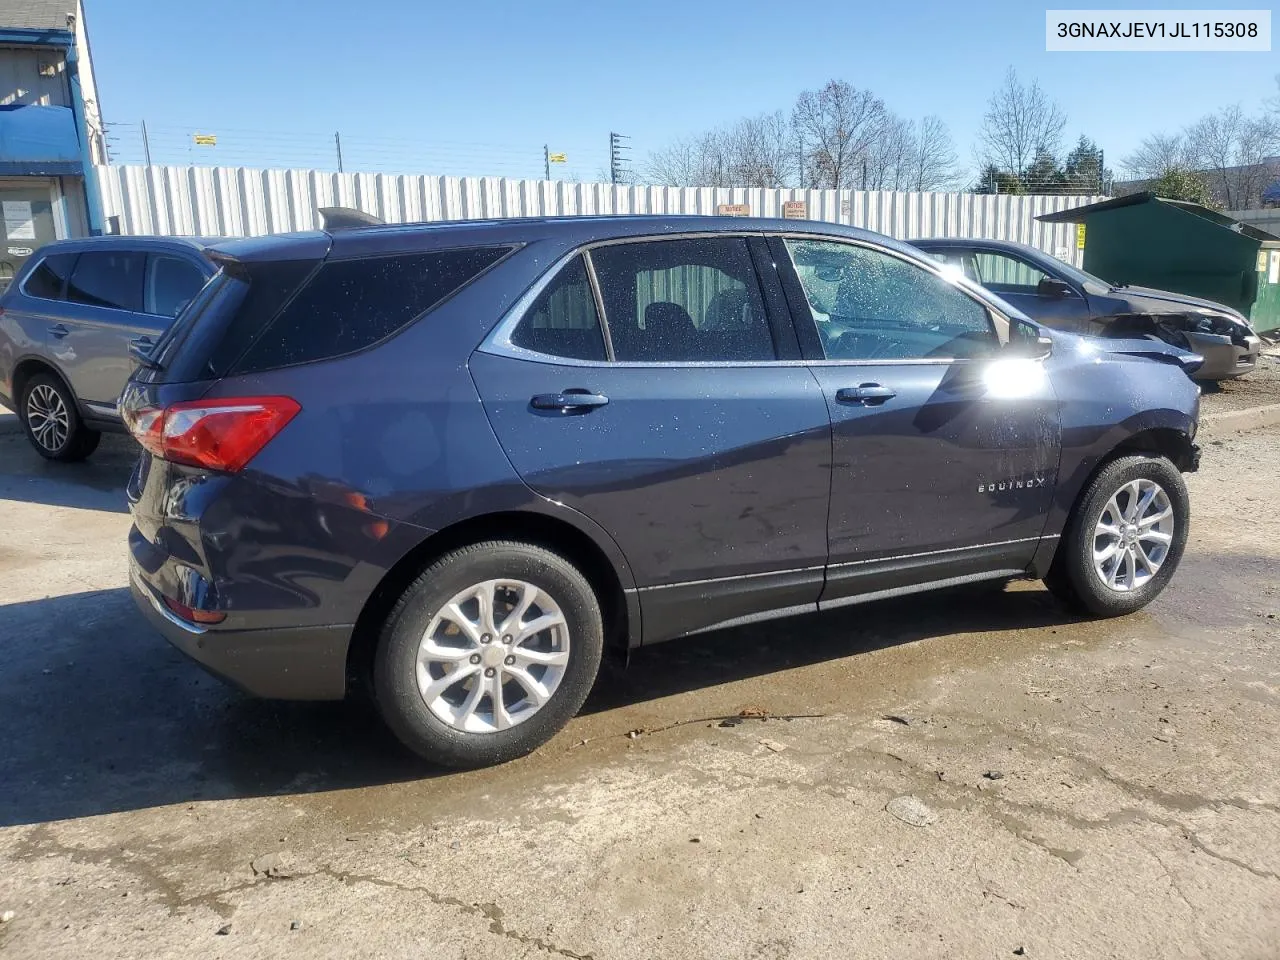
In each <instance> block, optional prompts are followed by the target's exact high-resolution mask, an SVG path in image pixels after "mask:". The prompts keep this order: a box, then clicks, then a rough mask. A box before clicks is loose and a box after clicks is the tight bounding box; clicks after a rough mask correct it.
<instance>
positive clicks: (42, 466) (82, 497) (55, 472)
mask: <svg viewBox="0 0 1280 960" xmlns="http://www.w3.org/2000/svg"><path fill="white" fill-rule="evenodd" d="M137 459H138V448H137V446H136V445H135V444H134V442H133V440H132V438H130V437H127V436H124V435H123V434H106V435H104V436H103V438H102V443H101V444H100V445H99V447H98V449H97V450H96V451H95V452H94V454H93V455H92V456H91V457H90V458H89V459H88V460H86V461H84V462H83V463H54V462H51V461H48V460H45V459H44V458H43V457H41V456H40V455H39V454H38V453H36V452H35V450H34V449H33V448H32V447H31V444H30V443H28V442H27V438H26V435H25V434H23V433H21V432H13V431H7V432H5V433H3V434H0V501H4V500H17V501H21V502H25V503H43V504H48V505H49V506H53V507H75V508H77V509H81V510H103V511H109V512H113V513H124V512H125V511H127V510H128V505H127V504H126V503H125V497H124V488H125V484H126V483H128V481H129V473H130V471H132V470H133V465H134V463H135V462H136V461H137Z"/></svg>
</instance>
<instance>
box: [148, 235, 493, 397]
mask: <svg viewBox="0 0 1280 960" xmlns="http://www.w3.org/2000/svg"><path fill="white" fill-rule="evenodd" d="M511 249H512V248H511V247H509V246H503V247H466V248H461V249H454V250H437V251H432V252H430V253H415V254H400V255H396V256H385V257H367V258H362V259H356V260H333V261H316V260H284V261H249V262H244V263H242V262H239V261H235V260H228V261H225V262H224V263H223V266H222V270H221V272H220V273H218V274H217V275H216V276H215V277H214V279H213V280H211V281H210V282H209V284H208V285H206V287H205V288H204V289H203V290H202V291H201V293H200V295H199V296H198V297H196V299H195V300H194V301H192V303H191V304H190V305H189V306H188V307H187V309H186V310H185V311H184V312H183V313H182V315H181V316H180V317H179V318H178V320H177V321H176V322H175V323H174V325H173V327H172V328H170V331H169V333H168V334H166V336H165V337H164V338H163V339H162V340H161V342H160V343H159V344H157V345H156V348H155V350H153V351H152V354H151V360H152V363H151V364H150V365H149V367H148V368H143V369H142V370H140V371H139V373H138V379H139V380H140V381H145V382H151V383H183V382H188V381H193V380H209V379H216V378H218V377H223V376H228V375H237V374H245V373H257V372H260V371H263V370H272V369H275V368H278V367H285V366H292V365H294V364H299V363H309V362H312V361H316V360H328V359H332V358H334V357H340V356H345V355H346V354H350V353H355V352H356V351H358V350H362V349H364V348H366V347H369V346H372V345H373V344H375V343H378V342H380V341H382V340H385V339H386V338H387V337H390V336H391V335H392V334H394V333H397V332H398V331H400V330H402V329H403V328H405V327H406V326H408V325H409V324H410V323H412V322H413V321H414V320H416V319H417V318H418V317H420V316H422V315H423V314H424V313H426V312H427V311H428V310H430V309H432V308H433V307H435V306H437V305H439V304H440V303H442V302H443V301H444V300H446V299H448V298H449V297H450V296H452V295H453V294H454V293H456V292H457V291H458V290H460V289H461V288H462V287H464V286H465V285H466V284H468V283H469V282H471V281H472V280H474V279H475V278H476V277H478V276H479V275H480V274H482V273H484V272H485V271H486V270H487V269H488V268H489V267H491V266H493V265H494V264H495V263H497V262H498V261H499V260H501V259H502V258H503V257H504V256H506V255H507V254H508V253H509V252H510V251H511Z"/></svg>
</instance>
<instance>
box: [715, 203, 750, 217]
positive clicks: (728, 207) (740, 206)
mask: <svg viewBox="0 0 1280 960" xmlns="http://www.w3.org/2000/svg"><path fill="white" fill-rule="evenodd" d="M716 216H717V217H749V216H751V207H750V205H749V204H745V203H722V204H720V205H719V206H718V207H716Z"/></svg>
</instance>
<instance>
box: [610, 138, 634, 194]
mask: <svg viewBox="0 0 1280 960" xmlns="http://www.w3.org/2000/svg"><path fill="white" fill-rule="evenodd" d="M630 139H631V138H630V137H628V136H626V135H625V134H621V133H610V134H609V180H610V182H611V183H622V182H624V181H623V176H624V171H623V169H622V165H623V164H624V163H630V162H631V161H630V160H629V159H627V158H626V157H624V156H623V155H622V151H624V150H630V149H631V148H630V147H628V146H627V145H626V144H624V143H623V142H622V141H623V140H630Z"/></svg>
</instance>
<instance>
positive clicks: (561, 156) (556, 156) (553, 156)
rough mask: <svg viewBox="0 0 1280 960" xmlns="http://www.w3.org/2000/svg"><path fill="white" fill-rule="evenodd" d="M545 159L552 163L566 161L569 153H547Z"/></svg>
mask: <svg viewBox="0 0 1280 960" xmlns="http://www.w3.org/2000/svg"><path fill="white" fill-rule="evenodd" d="M547 159H548V160H549V161H551V162H552V163H568V162H569V155H568V154H567V153H550V154H547Z"/></svg>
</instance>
